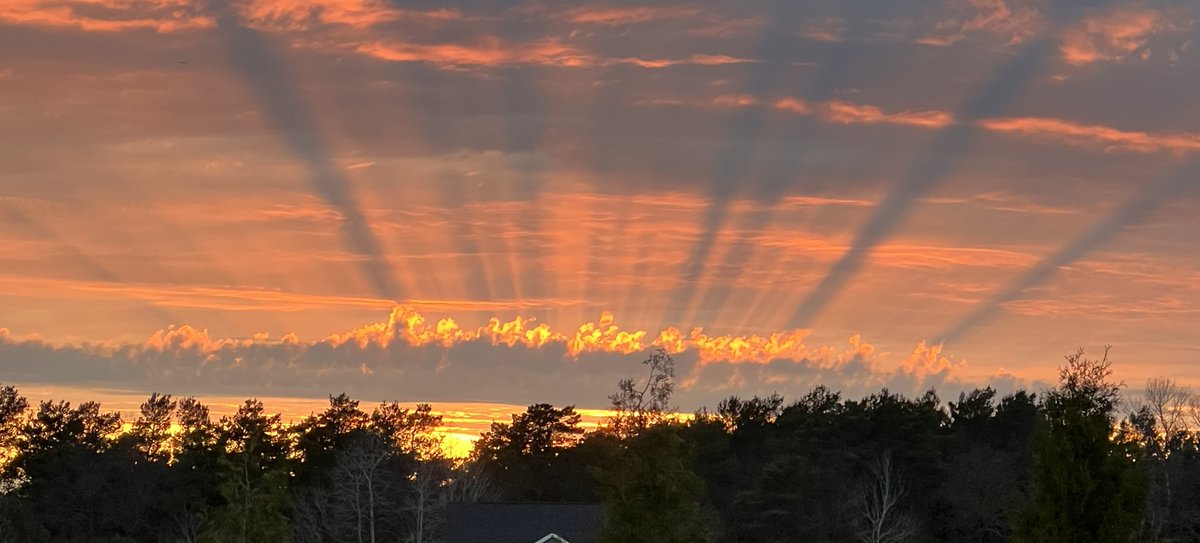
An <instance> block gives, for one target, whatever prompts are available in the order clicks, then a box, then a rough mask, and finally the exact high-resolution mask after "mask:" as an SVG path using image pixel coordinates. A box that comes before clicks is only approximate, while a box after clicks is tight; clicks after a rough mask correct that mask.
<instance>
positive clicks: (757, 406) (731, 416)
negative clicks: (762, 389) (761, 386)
mask: <svg viewBox="0 0 1200 543" xmlns="http://www.w3.org/2000/svg"><path fill="white" fill-rule="evenodd" d="M782 411H783V397H782V396H780V395H779V394H771V395H770V396H767V397H766V398H759V397H758V396H755V397H753V398H751V399H749V400H742V399H741V398H739V397H737V396H730V397H728V398H726V399H724V400H721V402H720V403H718V404H717V417H718V418H720V420H721V423H722V424H724V425H725V429H726V430H727V431H729V432H734V431H737V430H738V429H746V428H764V427H766V426H767V425H770V424H772V423H774V422H775V419H776V418H778V417H779V414H780V413H781V412H782Z"/></svg>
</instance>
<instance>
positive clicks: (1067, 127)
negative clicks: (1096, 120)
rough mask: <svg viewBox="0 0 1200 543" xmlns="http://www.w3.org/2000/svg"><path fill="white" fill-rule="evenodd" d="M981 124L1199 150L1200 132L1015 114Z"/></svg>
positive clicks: (1115, 144) (1083, 141)
mask: <svg viewBox="0 0 1200 543" xmlns="http://www.w3.org/2000/svg"><path fill="white" fill-rule="evenodd" d="M980 125H981V126H983V127H984V128H985V129H987V130H990V131H993V132H1007V133H1014V134H1021V135H1026V136H1041V137H1052V138H1056V139H1059V140H1060V141H1063V142H1066V143H1068V144H1072V145H1099V146H1102V147H1104V149H1105V150H1109V151H1135V152H1141V153H1157V152H1164V151H1166V152H1174V153H1187V152H1194V151H1200V135H1196V134H1149V133H1146V132H1137V131H1127V130H1119V129H1116V128H1111V127H1107V126H1100V125H1087V124H1078V123H1073V122H1070V121H1065V120H1062V119H1054V118H1037V117H1012V118H999V119H985V120H982V121H980Z"/></svg>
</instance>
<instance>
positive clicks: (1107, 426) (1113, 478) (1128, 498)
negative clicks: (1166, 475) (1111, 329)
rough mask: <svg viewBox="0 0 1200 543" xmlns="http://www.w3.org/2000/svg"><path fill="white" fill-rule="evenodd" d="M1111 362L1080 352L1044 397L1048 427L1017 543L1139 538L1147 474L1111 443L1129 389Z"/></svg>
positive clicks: (1039, 441) (1124, 450)
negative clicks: (1118, 411)
mask: <svg viewBox="0 0 1200 543" xmlns="http://www.w3.org/2000/svg"><path fill="white" fill-rule="evenodd" d="M1108 354H1109V349H1108V348H1105V352H1104V357H1103V358H1102V359H1100V360H1092V359H1088V358H1086V357H1084V351H1083V350H1082V349H1080V350H1079V351H1078V352H1076V353H1075V354H1073V355H1070V356H1068V357H1067V359H1066V365H1064V366H1063V367H1062V368H1060V369H1059V385H1058V387H1057V388H1055V389H1052V390H1050V391H1048V392H1047V393H1046V394H1045V400H1044V404H1043V409H1044V412H1045V422H1044V424H1042V427H1041V429H1040V431H1039V434H1038V436H1037V438H1036V441H1037V443H1036V445H1035V447H1036V448H1035V450H1036V457H1035V464H1034V490H1033V496H1032V498H1031V500H1030V502H1029V504H1028V506H1027V507H1026V508H1025V510H1024V512H1023V514H1022V515H1021V517H1020V519H1019V521H1018V524H1017V530H1016V540H1018V541H1031V542H1032V541H1037V542H1059V541H1061V542H1083V541H1090V542H1114V543H1115V542H1118V541H1120V542H1124V541H1128V540H1130V539H1131V538H1133V537H1134V535H1135V533H1136V532H1137V530H1138V526H1139V524H1140V523H1141V520H1142V513H1143V511H1144V507H1145V496H1146V492H1145V489H1146V485H1145V477H1144V473H1143V472H1142V471H1141V469H1140V467H1139V466H1137V465H1136V464H1135V463H1134V461H1133V455H1132V451H1130V450H1129V449H1128V448H1127V447H1124V446H1122V445H1121V444H1119V443H1117V442H1116V441H1115V440H1113V439H1112V433H1113V429H1114V426H1115V422H1116V420H1115V416H1114V413H1115V411H1116V408H1117V405H1118V403H1119V401H1120V391H1121V387H1122V386H1123V385H1122V384H1120V383H1115V382H1113V381H1112V380H1111V377H1112V369H1111V363H1110V362H1109V360H1108Z"/></svg>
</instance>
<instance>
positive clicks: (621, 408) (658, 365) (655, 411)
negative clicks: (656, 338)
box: [607, 347, 675, 439]
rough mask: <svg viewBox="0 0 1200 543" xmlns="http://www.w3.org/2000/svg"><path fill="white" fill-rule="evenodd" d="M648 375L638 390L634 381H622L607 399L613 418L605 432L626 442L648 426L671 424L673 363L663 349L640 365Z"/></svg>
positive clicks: (672, 410)
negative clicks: (669, 421)
mask: <svg viewBox="0 0 1200 543" xmlns="http://www.w3.org/2000/svg"><path fill="white" fill-rule="evenodd" d="M642 364H644V365H645V366H646V367H647V368H649V372H650V374H649V375H648V376H647V377H646V382H645V383H644V384H641V385H640V386H639V382H638V380H636V379H633V378H629V379H622V380H620V381H619V382H618V383H617V392H616V393H615V394H612V395H610V396H609V397H608V399H609V400H610V401H611V402H612V411H613V415H612V417H610V418H609V419H608V426H607V429H608V431H610V432H612V433H614V434H615V435H617V436H618V437H621V438H622V439H624V438H629V437H633V436H636V435H637V434H639V433H641V432H643V431H645V430H646V429H647V428H650V427H651V426H653V425H655V424H658V423H661V422H665V421H667V420H670V419H671V417H672V414H673V413H674V411H675V408H674V407H673V406H671V394H672V393H673V392H674V390H675V381H674V379H675V359H674V358H672V357H671V354H670V353H668V352H667V351H666V349H663V348H661V347H660V348H657V349H655V350H654V352H652V353H651V354H650V357H649V358H647V359H646V360H644V361H642Z"/></svg>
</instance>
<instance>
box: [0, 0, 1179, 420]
mask: <svg viewBox="0 0 1200 543" xmlns="http://www.w3.org/2000/svg"><path fill="white" fill-rule="evenodd" d="M1198 16H1200V4H1198V3H1197V2H1195V1H1158V0H1150V1H1139V2H1127V1H1122V0H1112V1H1103V0H1086V1H1085V0H1073V1H1067V0H1061V1H1036V0H1028V1H1026V0H946V1H930V0H890V1H888V2H846V1H841V0H837V1H835V0H817V1H812V2H796V1H792V0H739V1H736V2H735V1H729V2H716V1H707V0H699V1H694V2H666V1H650V0H642V1H637V2H625V1H611V2H600V1H597V2H566V1H562V2H550V1H539V0H519V1H518V0H490V1H489V0H460V1H449V2H419V1H415V0H5V1H4V2H0V380H3V381H4V382H5V383H13V384H18V385H21V386H23V387H25V388H26V389H28V390H32V391H36V394H35V395H37V396H44V397H51V396H55V397H68V398H78V399H87V398H88V397H89V394H91V395H93V396H103V397H111V398H115V399H116V400H115V401H117V403H118V404H120V405H124V404H122V403H121V402H125V401H126V399H127V398H128V397H130V396H129V395H132V394H141V393H148V392H149V391H160V392H172V393H176V394H195V395H199V396H205V397H212V398H236V397H239V396H240V397H245V396H262V397H270V398H279V399H281V400H279V402H280V404H281V405H284V404H285V403H286V402H285V400H282V399H285V398H290V399H292V400H294V401H301V402H302V401H311V402H313V403H312V405H317V404H318V403H319V402H320V400H321V399H322V398H324V397H325V396H326V395H327V394H329V393H334V394H336V393H339V392H347V393H349V394H351V395H352V396H354V397H357V398H362V399H363V400H365V401H374V402H377V401H383V400H398V401H403V402H418V401H421V402H433V403H435V405H436V404H440V405H447V406H451V407H449V408H447V409H458V408H460V407H461V408H463V409H467V408H470V409H474V411H473V413H475V415H472V416H471V417H475V418H477V419H479V420H483V419H484V418H487V417H486V415H487V414H488V413H495V412H502V411H503V409H500V411H493V410H494V409H499V408H495V407H494V406H521V405H528V404H531V403H535V402H549V403H556V404H576V405H579V406H581V407H588V408H603V407H604V406H605V405H606V404H607V395H608V394H609V393H611V392H613V391H615V389H616V383H617V381H618V380H619V379H621V378H624V377H636V376H641V375H643V373H644V369H643V367H642V366H641V365H640V361H641V360H644V359H645V358H646V356H647V354H648V353H649V352H650V351H651V350H652V349H656V348H662V349H665V350H667V351H668V352H669V353H671V354H672V355H673V356H674V358H675V359H676V361H677V372H678V375H677V391H676V397H675V400H676V403H677V404H678V405H679V407H680V409H681V410H684V411H690V410H692V409H696V408H699V407H700V406H704V405H707V406H710V407H711V406H713V405H715V403H716V402H717V401H718V400H720V399H721V398H723V397H725V396H728V395H730V394H738V395H743V396H748V395H753V394H770V393H772V392H778V393H780V394H782V395H784V396H785V397H790V398H796V397H798V396H800V395H802V394H803V393H804V392H806V391H808V390H809V389H811V388H812V387H813V386H814V385H817V384H825V385H828V386H830V387H831V388H835V389H840V390H844V391H846V392H847V394H850V395H860V394H865V393H868V392H871V391H875V390H878V389H879V388H881V387H888V388H890V389H891V390H893V391H897V392H902V393H905V394H916V393H919V392H921V391H924V390H926V389H928V388H930V387H933V388H936V389H937V390H938V391H939V392H941V393H942V395H943V398H952V397H954V396H957V392H958V391H959V390H963V389H970V388H973V387H975V386H980V385H985V384H991V385H993V386H996V387H997V388H1000V389H1002V390H1011V389H1015V388H1019V387H1032V388H1038V387H1044V386H1047V385H1048V384H1049V383H1051V382H1052V381H1053V379H1054V376H1055V368H1056V367H1057V366H1058V365H1059V364H1060V363H1061V361H1062V356H1063V355H1065V354H1069V353H1071V352H1074V351H1075V349H1077V348H1078V347H1086V348H1088V349H1090V350H1091V352H1093V353H1098V352H1099V351H1100V349H1101V348H1102V347H1103V346H1104V345H1112V346H1113V351H1112V359H1113V360H1114V363H1115V367H1114V368H1115V370H1116V372H1117V374H1116V375H1117V377H1118V378H1120V379H1123V380H1124V381H1126V383H1128V384H1129V386H1130V388H1131V389H1136V388H1138V387H1139V386H1141V384H1142V383H1144V381H1145V379H1147V378H1150V377H1157V376H1168V377H1172V378H1175V379H1177V380H1178V381H1180V382H1182V383H1185V384H1192V383H1196V384H1200V370H1198V369H1197V366H1196V364H1195V362H1196V361H1197V360H1200V341H1198V340H1197V336H1196V330H1197V329H1200V245H1198V242H1197V238H1196V232H1200V190H1196V189H1198V188H1200V187H1197V186H1196V185H1197V184H1200V162H1197V160H1198V159H1200V100H1197V99H1196V97H1195V96H1196V95H1195V91H1194V89H1196V88H1200V56H1198V55H1197V50H1198V49H1200V44H1198V43H1197V38H1198V37H1200V25H1198V24H1197V17H1198ZM106 395H107V396H106ZM289 401H290V400H289ZM231 405H232V403H231ZM286 405H289V406H290V405H291V404H286ZM455 406H458V407H455ZM464 406H466V407H464ZM471 406H475V407H471ZM478 406H491V407H486V408H483V407H478ZM280 409H284V407H280ZM288 409H292V408H291V407H288ZM295 409H296V410H298V411H300V412H302V411H304V410H303V409H302V408H295ZM460 410H461V409H460ZM471 417H466V418H471ZM500 418H503V417H500ZM472 420H474V419H472Z"/></svg>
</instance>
